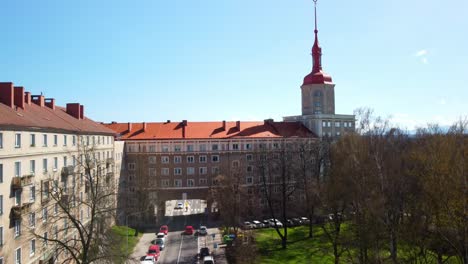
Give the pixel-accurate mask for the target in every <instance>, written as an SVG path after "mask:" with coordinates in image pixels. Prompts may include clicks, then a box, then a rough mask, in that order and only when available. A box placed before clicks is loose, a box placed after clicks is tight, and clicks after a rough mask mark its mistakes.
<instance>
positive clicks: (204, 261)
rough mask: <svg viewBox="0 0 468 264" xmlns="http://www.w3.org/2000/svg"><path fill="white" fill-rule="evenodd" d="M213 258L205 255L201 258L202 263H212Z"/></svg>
mask: <svg viewBox="0 0 468 264" xmlns="http://www.w3.org/2000/svg"><path fill="white" fill-rule="evenodd" d="M214 263H215V262H214V259H213V257H212V256H206V257H204V258H203V264H214Z"/></svg>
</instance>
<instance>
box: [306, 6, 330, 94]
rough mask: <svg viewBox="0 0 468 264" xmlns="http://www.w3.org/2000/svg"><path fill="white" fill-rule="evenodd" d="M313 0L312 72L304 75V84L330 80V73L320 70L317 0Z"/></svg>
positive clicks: (320, 49)
mask: <svg viewBox="0 0 468 264" xmlns="http://www.w3.org/2000/svg"><path fill="white" fill-rule="evenodd" d="M313 1H314V15H315V29H314V34H315V41H314V46H313V47H312V63H313V66H312V72H311V73H309V74H308V75H307V76H306V77H304V83H303V84H302V85H306V84H323V83H330V82H332V78H331V76H330V75H328V74H326V73H325V72H324V71H323V70H322V48H321V47H320V45H319V41H318V30H317V0H313Z"/></svg>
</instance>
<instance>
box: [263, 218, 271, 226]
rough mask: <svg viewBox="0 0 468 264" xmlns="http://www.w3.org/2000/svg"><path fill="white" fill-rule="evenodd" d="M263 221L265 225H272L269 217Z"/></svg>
mask: <svg viewBox="0 0 468 264" xmlns="http://www.w3.org/2000/svg"><path fill="white" fill-rule="evenodd" d="M262 223H263V225H264V226H265V227H270V221H268V219H265V220H263V221H262Z"/></svg>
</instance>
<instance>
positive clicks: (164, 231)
mask: <svg viewBox="0 0 468 264" xmlns="http://www.w3.org/2000/svg"><path fill="white" fill-rule="evenodd" d="M159 232H160V233H164V234H165V235H167V232H169V227H168V226H167V225H163V226H161V228H159Z"/></svg>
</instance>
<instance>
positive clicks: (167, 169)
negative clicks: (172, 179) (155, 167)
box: [161, 168, 169, 175]
mask: <svg viewBox="0 0 468 264" xmlns="http://www.w3.org/2000/svg"><path fill="white" fill-rule="evenodd" d="M161 175H169V168H161Z"/></svg>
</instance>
